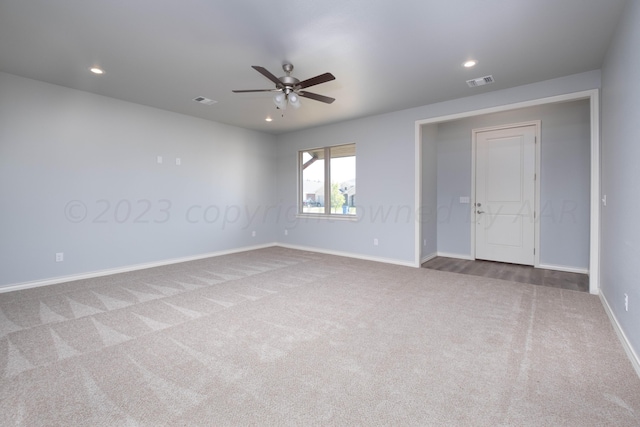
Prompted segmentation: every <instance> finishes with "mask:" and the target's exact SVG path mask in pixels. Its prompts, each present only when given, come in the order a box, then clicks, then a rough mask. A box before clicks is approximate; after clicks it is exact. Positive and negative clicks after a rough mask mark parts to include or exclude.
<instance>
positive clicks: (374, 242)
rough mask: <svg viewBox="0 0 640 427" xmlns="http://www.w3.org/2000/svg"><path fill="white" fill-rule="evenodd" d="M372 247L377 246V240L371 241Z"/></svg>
mask: <svg viewBox="0 0 640 427" xmlns="http://www.w3.org/2000/svg"><path fill="white" fill-rule="evenodd" d="M373 246H378V239H377V238H376V239H373Z"/></svg>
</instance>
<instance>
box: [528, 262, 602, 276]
mask: <svg viewBox="0 0 640 427" xmlns="http://www.w3.org/2000/svg"><path fill="white" fill-rule="evenodd" d="M536 268H543V269H545V270H555V271H564V272H567V273H579V274H589V269H588V268H577V267H567V266H566V265H553V264H538V265H537V266H536Z"/></svg>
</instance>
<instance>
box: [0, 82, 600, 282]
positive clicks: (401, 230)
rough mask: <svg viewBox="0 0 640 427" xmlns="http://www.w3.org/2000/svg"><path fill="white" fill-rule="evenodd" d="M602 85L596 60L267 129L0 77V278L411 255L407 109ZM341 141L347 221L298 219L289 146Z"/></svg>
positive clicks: (475, 105) (485, 103) (455, 107)
mask: <svg viewBox="0 0 640 427" xmlns="http://www.w3.org/2000/svg"><path fill="white" fill-rule="evenodd" d="M599 85H600V72H599V71H593V72H588V73H582V74H577V75H573V76H568V77H563V78H559V79H554V80H550V81H545V82H540V83H535V84H531V85H526V86H520V87H516V88H511V89H505V90H499V91H493V92H487V93H481V94H477V95H474V96H470V97H468V98H463V99H456V100H452V101H447V102H442V103H437V104H431V105H426V106H422V107H417V108H412V109H408V110H403V111H398V112H394V113H389V114H384V115H379V116H375V117H369V118H363V119H355V120H350V121H346V122H342V123H338V124H333V125H328V126H323V127H318V128H314V129H308V130H304V131H300V132H295V133H290V134H286V135H280V136H278V137H274V136H270V135H265V134H261V133H257V132H253V131H248V130H243V129H239V128H234V127H230V126H226V125H221V124H217V123H213V122H209V121H206V120H201V119H195V118H192V117H187V116H182V115H178V114H174V113H169V112H166V111H161V110H156V109H152V108H148V107H144V106H140V105H135V104H130V103H126V102H122V101H118V100H114V99H110V98H105V97H101V96H97V95H92V94H89V93H85V92H81V91H75V90H70V89H67V88H63V87H59V86H54V85H49V84H45V83H41V82H37V81H33V80H28V79H24V78H20V77H16V76H12V75H8V74H0V203H2V205H1V209H0V227H2V228H1V230H0V234H1V236H2V239H0V286H1V285H8V284H17V283H22V282H27V281H33V280H40V279H48V278H55V277H61V276H62V277H64V276H69V275H74V274H80V273H84V272H94V271H99V270H104V269H111V268H118V267H126V266H131V265H136V264H140V263H147V262H155V261H163V260H169V259H175V258H180V257H188V256H196V255H204V254H207V253H211V252H216V251H224V250H234V249H239V248H243V247H248V246H251V245H260V244H270V243H274V242H279V243H283V244H290V245H298V246H304V247H309V248H316V249H319V250H327V251H334V252H346V253H349V254H352V255H354V256H366V257H372V258H379V259H384V260H389V261H393V262H399V263H405V264H413V263H414V262H415V260H416V255H418V256H420V254H415V237H416V230H417V227H418V223H417V222H416V218H417V217H416V212H417V211H418V209H417V207H416V206H415V191H416V188H415V186H416V181H415V122H416V121H417V120H422V119H428V118H433V117H440V116H444V115H449V114H456V113H461V112H466V111H474V110H478V109H481V108H489V107H494V106H500V105H504V104H511V103H515V102H522V101H528V100H532V99H538V98H542V97H546V96H554V95H559V94H565V93H571V92H576V91H582V90H587V89H593V88H598V87H599ZM470 93H477V91H473V90H470ZM351 142H355V143H356V144H357V159H358V160H357V177H356V178H357V186H358V196H357V203H358V206H359V208H360V209H359V213H358V218H357V221H344V222H343V221H326V220H306V219H298V218H296V217H295V210H296V188H297V182H296V181H297V179H296V176H297V174H296V163H297V162H296V153H297V151H298V150H300V149H303V148H310V147H318V146H324V145H337V144H345V143H351ZM159 155H160V156H163V157H164V160H165V162H164V163H163V164H162V165H158V164H156V156H159ZM176 157H180V158H181V159H182V165H181V166H176V165H175V158H176ZM431 172H433V170H432V169H431ZM425 191H429V187H428V185H427V186H426V187H425ZM427 198H428V199H430V200H431V202H433V197H432V196H428V197H427ZM169 202H170V204H171V205H170V207H169V205H168V203H169ZM129 206H130V207H131V211H130V212H129V210H128V208H129ZM207 208H209V209H208V210H207ZM225 219H226V220H225ZM136 220H137V221H136ZM422 220H424V219H422ZM423 225H424V224H423ZM285 229H286V230H288V231H289V234H288V235H287V236H285V235H284V230H285ZM254 230H255V231H256V233H257V236H256V237H255V238H254V237H251V231H254ZM429 233H431V234H429ZM433 234H434V233H433V229H429V228H427V229H426V230H425V232H424V233H423V234H422V236H424V238H428V245H432V246H431V248H433V245H435V239H434V237H433ZM428 236H430V237H428ZM374 238H377V239H379V243H380V244H379V245H378V246H374V245H373V239H374ZM427 249H429V248H427ZM56 252H64V253H65V261H64V262H62V263H56V262H55V260H54V254H55V253H56ZM421 252H423V254H427V253H426V251H425V249H424V247H423V248H422V251H421Z"/></svg>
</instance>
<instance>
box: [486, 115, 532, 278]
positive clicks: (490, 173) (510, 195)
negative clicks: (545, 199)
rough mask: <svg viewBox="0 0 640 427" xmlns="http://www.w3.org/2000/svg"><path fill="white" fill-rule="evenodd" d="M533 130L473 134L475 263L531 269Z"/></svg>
mask: <svg viewBox="0 0 640 427" xmlns="http://www.w3.org/2000/svg"><path fill="white" fill-rule="evenodd" d="M535 144H536V126H535V125H527V126H522V127H514V128H505V129H499V130H491V131H483V132H477V133H476V177H475V180H476V196H475V202H476V204H475V206H474V211H475V221H476V226H475V234H476V235H475V241H476V259H485V260H491V261H500V262H510V263H516V264H525V265H534V261H535V255H534V244H535V215H534V209H535V178H536V177H535V170H536V167H535V164H536V150H535Z"/></svg>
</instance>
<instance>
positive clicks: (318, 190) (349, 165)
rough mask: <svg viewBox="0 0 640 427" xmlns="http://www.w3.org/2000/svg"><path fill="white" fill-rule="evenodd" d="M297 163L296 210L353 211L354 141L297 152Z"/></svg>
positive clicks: (330, 212) (303, 211)
mask: <svg viewBox="0 0 640 427" xmlns="http://www.w3.org/2000/svg"><path fill="white" fill-rule="evenodd" d="M327 159H328V161H327ZM298 164H299V166H298V168H299V171H300V173H299V176H300V178H299V179H300V183H299V188H300V190H299V194H298V196H299V197H298V199H299V209H298V211H299V212H300V213H302V214H320V215H355V214H356V144H347V145H337V146H334V147H324V148H314V149H311V150H303V151H300V153H299V155H298Z"/></svg>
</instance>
